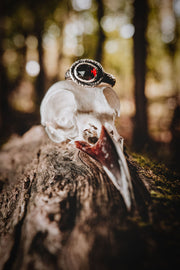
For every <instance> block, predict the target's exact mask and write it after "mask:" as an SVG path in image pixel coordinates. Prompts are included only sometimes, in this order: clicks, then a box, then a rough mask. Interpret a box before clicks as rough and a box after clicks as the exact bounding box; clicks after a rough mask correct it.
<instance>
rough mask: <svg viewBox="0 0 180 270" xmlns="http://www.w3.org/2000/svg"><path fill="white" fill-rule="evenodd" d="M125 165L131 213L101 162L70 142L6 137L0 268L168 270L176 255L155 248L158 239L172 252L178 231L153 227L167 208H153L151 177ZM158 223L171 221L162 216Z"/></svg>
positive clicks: (37, 134) (0, 155)
mask: <svg viewBox="0 0 180 270" xmlns="http://www.w3.org/2000/svg"><path fill="white" fill-rule="evenodd" d="M127 160H128V165H129V169H130V173H131V177H132V181H133V188H134V193H135V200H136V206H135V207H134V210H133V211H132V212H131V213H127V212H126V210H125V208H124V204H123V201H122V198H121V196H120V193H119V192H118V191H117V190H116V188H115V187H114V185H113V184H112V183H111V181H110V180H109V178H108V177H107V175H106V174H105V172H104V170H103V168H102V167H101V165H100V164H99V163H98V162H96V161H95V160H94V159H92V158H91V157H89V156H88V155H86V154H85V153H83V152H81V151H79V150H77V149H76V148H75V147H74V146H73V145H72V144H66V143H64V144H55V143H52V142H50V140H49V139H48V138H47V136H46V135H45V133H44V130H43V129H42V127H40V126H36V127H33V128H32V129H31V130H30V131H29V132H27V133H26V134H25V135H24V136H23V137H22V138H21V137H14V138H12V139H11V140H10V141H9V142H8V143H7V144H6V145H5V146H4V147H3V149H2V150H1V152H0V173H1V174H0V192H1V193H0V194H1V197H0V205H1V208H0V230H1V231H0V269H3V270H7V269H8V270H11V269H15V270H16V269H18V270H21V269H22V270H24V269H31V270H33V269H36V270H44V269H48V270H51V269H52V270H58V269H65V270H67V269H71V270H76V269H93V270H94V269H98V270H99V269H103V270H106V269H131V268H134V267H135V268H136V269H138V268H140V269H163V270H164V269H170V268H168V267H169V266H170V265H171V269H173V265H175V263H177V261H178V257H175V256H174V257H173V258H171V256H170V255H169V256H165V257H164V253H163V252H162V250H163V251H164V241H165V240H164V239H167V244H168V243H169V242H170V247H169V248H170V249H167V250H165V251H166V252H167V251H169V250H171V251H173V250H176V248H177V247H178V245H177V243H176V244H174V245H172V242H173V241H174V242H173V243H175V240H174V239H177V237H178V234H177V231H178V230H177V229H175V228H174V227H172V232H171V230H170V228H169V227H168V230H167V231H166V230H165V229H164V227H163V226H164V224H165V223H163V226H161V225H160V224H161V222H162V214H161V216H159V213H161V212H162V209H163V211H165V210H164V209H167V206H165V208H163V207H161V208H160V211H159V212H158V211H157V210H156V207H157V206H158V207H159V204H157V203H156V204H155V202H154V201H153V200H152V196H151V195H150V193H152V191H153V192H156V191H157V187H156V186H155V184H154V181H153V177H154V176H153V172H152V171H151V172H149V171H148V170H146V171H145V170H144V169H143V168H142V167H140V166H139V165H138V164H137V163H136V162H135V161H134V160H133V158H132V157H131V156H127ZM145 172H146V173H145ZM147 172H148V173H147ZM166 185H167V184H166ZM163 199H164V198H163ZM173 203H174V201H173ZM155 206H156V207H155ZM173 211H175V208H173ZM166 218H167V220H166ZM176 218H177V217H176ZM176 218H175V221H174V223H173V224H176V225H177V219H176ZM163 221H164V222H165V221H169V222H170V223H171V224H172V218H171V219H170V218H169V216H168V215H167V213H165V214H164V216H163ZM161 229H162V232H161ZM170 232H171V233H170ZM172 233H173V235H172ZM168 237H169V238H168ZM173 237H174V238H173ZM168 241H169V242H168ZM173 247H174V249H173ZM161 252H162V253H161ZM162 255H163V256H162ZM169 258H170V259H171V260H170V264H168V263H169V262H168V261H167V259H169ZM155 266H157V268H156V267H155Z"/></svg>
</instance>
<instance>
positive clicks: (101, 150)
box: [75, 126, 133, 210]
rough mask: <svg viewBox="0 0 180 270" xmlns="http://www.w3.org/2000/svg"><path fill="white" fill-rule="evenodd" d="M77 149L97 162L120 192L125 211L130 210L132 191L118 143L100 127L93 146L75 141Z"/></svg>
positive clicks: (124, 160)
mask: <svg viewBox="0 0 180 270" xmlns="http://www.w3.org/2000/svg"><path fill="white" fill-rule="evenodd" d="M75 145H76V147H77V148H78V149H80V150H82V151H83V152H85V153H87V154H88V155H90V156H91V157H93V158H94V159H95V160H97V161H99V162H100V163H101V165H102V166H103V168H104V170H105V172H106V173H107V175H108V176H109V178H110V179H111V181H112V182H113V184H114V185H115V187H116V188H117V189H118V190H119V191H120V194H121V196H122V198H123V200H124V202H125V205H126V208H127V210H131V207H132V200H133V190H132V183H131V177H130V174H129V169H128V166H127V163H126V159H125V157H124V154H123V150H122V148H121V145H120V143H118V142H116V141H115V140H114V139H113V138H112V137H111V135H109V133H108V132H107V130H106V129H105V127H104V126H102V129H101V134H100V137H99V139H98V141H97V143H96V144H95V145H93V146H92V145H90V144H88V143H86V142H84V141H75Z"/></svg>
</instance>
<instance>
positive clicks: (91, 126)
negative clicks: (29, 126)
mask: <svg viewBox="0 0 180 270" xmlns="http://www.w3.org/2000/svg"><path fill="white" fill-rule="evenodd" d="M40 113H41V124H42V125H43V126H44V127H45V129H46V132H47V134H48V136H49V137H50V139H51V140H53V141H54V142H57V143H60V142H63V141H66V140H71V141H75V140H86V141H89V137H91V134H92V137H95V136H97V138H98V137H99V135H100V132H101V127H102V125H104V126H105V127H106V129H107V130H108V131H109V132H110V133H113V134H114V137H115V139H116V140H118V139H119V138H120V137H119V135H118V133H117V131H116V128H115V125H114V120H115V118H116V116H119V115H120V104H119V98H118V96H117V94H116V93H115V92H114V90H113V89H112V88H111V87H108V86H107V85H102V86H98V87H93V88H90V87H83V86H80V85H77V84H76V83H74V82H73V81H69V80H67V81H61V82H57V83H55V84H54V85H53V86H52V87H50V89H49V90H48V91H47V93H46V95H45V97H44V99H43V101H42V104H41V108H40ZM92 130H94V132H92ZM88 132H89V137H88V136H87V134H88Z"/></svg>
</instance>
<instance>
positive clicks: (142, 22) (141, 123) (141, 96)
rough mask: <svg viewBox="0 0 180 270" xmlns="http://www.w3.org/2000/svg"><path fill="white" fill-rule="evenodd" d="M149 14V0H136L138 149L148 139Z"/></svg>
mask: <svg viewBox="0 0 180 270" xmlns="http://www.w3.org/2000/svg"><path fill="white" fill-rule="evenodd" d="M147 16H148V3H147V0H141V1H140V0H135V1H134V21H133V22H134V26H135V34H134V36H133V41H134V47H133V48H134V77H135V90H134V91H135V93H134V94H135V104H136V114H135V118H134V134H133V146H134V148H135V150H136V151H140V150H142V149H143V147H144V146H145V144H146V143H147V141H148V125H147V100H146V96H145V76H146V42H147V41H146V28H147Z"/></svg>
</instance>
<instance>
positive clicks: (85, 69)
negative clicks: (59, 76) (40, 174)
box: [76, 64, 98, 81]
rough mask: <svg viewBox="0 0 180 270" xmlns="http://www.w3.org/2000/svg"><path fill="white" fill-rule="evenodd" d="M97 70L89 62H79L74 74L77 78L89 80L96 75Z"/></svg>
mask: <svg viewBox="0 0 180 270" xmlns="http://www.w3.org/2000/svg"><path fill="white" fill-rule="evenodd" d="M97 73H98V70H97V68H95V67H94V66H93V65H90V64H80V65H78V66H77V68H76V76H77V78H78V79H81V80H85V81H91V80H94V79H95V78H96V76H97Z"/></svg>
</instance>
